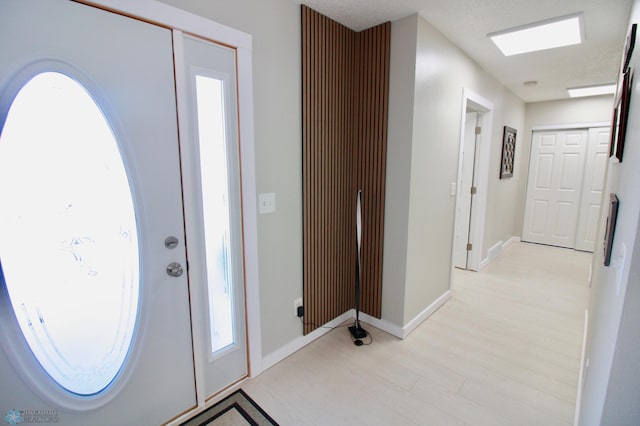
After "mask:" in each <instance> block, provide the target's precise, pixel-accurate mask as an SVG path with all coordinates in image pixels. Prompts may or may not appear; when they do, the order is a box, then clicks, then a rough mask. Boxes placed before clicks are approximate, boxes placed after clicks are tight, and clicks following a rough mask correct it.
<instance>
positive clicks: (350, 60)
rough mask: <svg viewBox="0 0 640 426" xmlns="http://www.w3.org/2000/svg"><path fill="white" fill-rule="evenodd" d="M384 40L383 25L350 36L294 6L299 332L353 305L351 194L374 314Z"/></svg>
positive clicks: (378, 278)
mask: <svg viewBox="0 0 640 426" xmlns="http://www.w3.org/2000/svg"><path fill="white" fill-rule="evenodd" d="M389 37H390V24H384V25H382V26H379V27H376V28H373V29H371V30H367V31H365V32H362V33H355V32H354V31H352V30H350V29H348V28H346V27H344V26H343V25H340V24H338V23H337V22H335V21H333V20H331V19H329V18H327V17H325V16H323V15H321V14H319V13H317V12H315V11H313V10H312V9H310V8H308V7H306V6H304V5H303V6H302V157H303V158H302V169H303V170H302V175H303V240H304V241H303V280H304V284H303V286H304V287H303V294H304V296H303V303H304V306H305V323H306V325H305V328H304V332H305V334H306V333H309V332H311V331H313V330H314V329H315V328H317V327H318V326H319V325H322V324H325V323H327V322H328V321H330V320H332V319H333V318H335V317H337V316H338V315H341V314H342V313H344V312H346V311H347V310H349V309H351V308H353V307H354V306H355V290H354V283H355V253H356V245H355V238H356V237H355V207H356V204H355V203H356V191H357V189H358V188H361V189H363V222H364V229H363V250H362V253H361V259H362V263H363V268H364V269H363V286H362V299H361V306H362V311H363V312H366V313H367V314H369V315H372V316H376V317H378V318H379V317H380V311H381V290H382V242H383V240H382V236H383V231H384V230H383V218H384V180H385V178H384V176H385V165H386V129H387V109H388V69H389V64H388V62H389ZM380 85H383V86H382V87H381V86H380ZM381 120H382V121H381ZM365 247H366V248H365ZM365 270H366V272H365Z"/></svg>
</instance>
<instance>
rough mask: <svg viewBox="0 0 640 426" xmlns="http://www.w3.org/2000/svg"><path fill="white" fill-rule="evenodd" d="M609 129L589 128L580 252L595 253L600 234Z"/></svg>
mask: <svg viewBox="0 0 640 426" xmlns="http://www.w3.org/2000/svg"><path fill="white" fill-rule="evenodd" d="M610 134H611V131H610V129H609V128H608V127H601V128H594V129H589V147H588V148H587V159H586V166H585V170H584V182H583V185H582V200H581V202H580V217H579V219H578V229H577V233H576V246H575V248H576V249H577V250H584V251H590V252H593V250H594V249H595V244H596V241H595V240H596V233H597V231H598V218H599V216H600V205H601V203H602V191H603V189H604V178H605V173H606V170H607V159H608V158H609V137H610Z"/></svg>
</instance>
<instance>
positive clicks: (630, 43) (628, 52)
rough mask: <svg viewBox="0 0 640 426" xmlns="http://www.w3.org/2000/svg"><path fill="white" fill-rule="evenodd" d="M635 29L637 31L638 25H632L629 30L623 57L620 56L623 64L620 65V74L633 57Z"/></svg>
mask: <svg viewBox="0 0 640 426" xmlns="http://www.w3.org/2000/svg"><path fill="white" fill-rule="evenodd" d="M637 29H638V24H633V25H632V26H631V29H630V30H629V35H627V41H626V42H625V44H624V55H623V56H622V58H623V61H624V62H623V63H622V70H621V72H624V71H625V70H626V69H627V67H628V66H629V62H631V56H632V55H633V48H634V47H635V45H636V31H637Z"/></svg>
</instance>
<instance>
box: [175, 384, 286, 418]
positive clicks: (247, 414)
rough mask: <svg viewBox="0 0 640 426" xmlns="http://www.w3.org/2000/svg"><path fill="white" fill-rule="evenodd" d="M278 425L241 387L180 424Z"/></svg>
mask: <svg viewBox="0 0 640 426" xmlns="http://www.w3.org/2000/svg"><path fill="white" fill-rule="evenodd" d="M203 425H209V426H246V425H251V426H278V423H276V421H275V420H273V419H272V418H271V417H270V416H269V415H268V414H267V413H266V412H265V411H264V410H263V409H262V408H260V406H259V405H258V404H256V402H255V401H254V400H253V399H251V398H250V397H249V395H247V394H246V393H244V391H243V390H242V389H238V390H237V391H235V392H234V393H232V394H231V395H229V396H228V397H226V398H225V399H223V400H222V401H220V402H218V403H217V404H215V405H214V406H213V407H210V408H208V409H206V410H205V411H203V412H202V413H200V414H196V415H195V416H193V417H192V418H190V419H189V420H187V421H186V422H184V423H182V424H181V425H180V426H203Z"/></svg>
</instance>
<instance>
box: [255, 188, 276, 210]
mask: <svg viewBox="0 0 640 426" xmlns="http://www.w3.org/2000/svg"><path fill="white" fill-rule="evenodd" d="M258 211H259V212H260V214H266V213H274V212H275V211H276V194H275V193H273V192H270V193H268V194H259V195H258Z"/></svg>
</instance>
